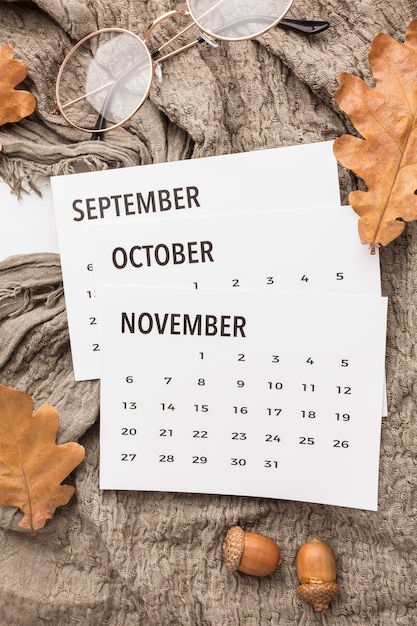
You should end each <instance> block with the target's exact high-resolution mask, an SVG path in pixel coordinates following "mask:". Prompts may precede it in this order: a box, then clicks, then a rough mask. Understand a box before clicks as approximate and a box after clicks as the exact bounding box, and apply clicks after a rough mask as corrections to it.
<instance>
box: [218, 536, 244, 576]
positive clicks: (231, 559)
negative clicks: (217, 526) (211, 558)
mask: <svg viewBox="0 0 417 626" xmlns="http://www.w3.org/2000/svg"><path fill="white" fill-rule="evenodd" d="M244 548H245V531H244V530H243V528H241V527H240V526H232V527H231V528H230V529H229V531H228V533H227V535H226V539H225V540H224V542H223V556H224V561H225V564H226V567H227V569H228V570H229V571H231V572H234V571H235V570H237V569H238V567H239V565H240V561H241V559H242V554H243V550H244Z"/></svg>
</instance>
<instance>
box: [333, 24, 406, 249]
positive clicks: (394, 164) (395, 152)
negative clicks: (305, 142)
mask: <svg viewBox="0 0 417 626" xmlns="http://www.w3.org/2000/svg"><path fill="white" fill-rule="evenodd" d="M369 66H370V68H371V71H372V74H373V77H374V82H375V86H374V87H370V86H368V85H366V84H365V82H364V81H363V80H361V79H360V78H359V77H357V76H354V75H352V74H348V73H342V74H341V75H340V77H339V83H340V87H339V89H338V90H337V91H336V93H335V99H336V102H337V104H338V105H339V106H340V108H341V109H342V110H343V111H344V112H345V113H346V114H347V115H348V116H349V119H350V120H351V122H352V123H353V125H354V126H355V128H356V130H357V131H358V132H359V133H360V135H361V136H362V138H360V137H354V136H352V135H342V136H341V137H338V138H337V139H336V140H335V142H334V154H335V156H336V158H337V160H338V161H339V162H340V163H341V164H342V165H343V166H345V167H346V168H348V169H350V170H352V171H353V172H355V173H356V174H357V175H358V176H360V177H361V178H362V179H363V180H364V182H365V183H366V186H367V189H368V190H367V191H359V190H356V191H352V192H351V193H350V195H349V202H350V205H351V206H352V208H353V209H354V210H355V211H356V213H358V215H359V216H360V220H359V224H358V228H359V236H360V239H361V241H362V243H364V244H369V246H370V251H371V253H375V250H376V248H378V247H380V246H386V245H387V244H389V243H390V242H391V241H393V240H394V239H396V238H397V237H398V236H399V235H400V234H401V233H402V232H403V230H404V228H405V222H410V221H413V220H415V219H417V195H416V193H417V192H416V190H417V20H414V21H413V22H411V23H410V25H409V27H408V28H407V32H406V37H405V41H404V43H400V42H398V41H397V40H395V39H393V38H392V37H390V36H389V35H386V34H384V33H379V34H378V35H376V37H375V38H374V39H373V41H372V43H371V46H370V49H369Z"/></svg>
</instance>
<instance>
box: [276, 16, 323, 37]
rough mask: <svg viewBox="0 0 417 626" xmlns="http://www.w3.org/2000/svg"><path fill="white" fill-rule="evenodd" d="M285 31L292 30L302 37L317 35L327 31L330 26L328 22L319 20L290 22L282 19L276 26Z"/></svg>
mask: <svg viewBox="0 0 417 626" xmlns="http://www.w3.org/2000/svg"><path fill="white" fill-rule="evenodd" d="M277 26H279V27H280V28H283V29H285V30H293V31H295V32H297V33H302V34H304V35H318V34H319V33H322V32H323V31H325V30H327V29H328V28H329V26H330V24H329V22H324V21H320V20H290V19H283V20H281V21H280V22H279V24H277Z"/></svg>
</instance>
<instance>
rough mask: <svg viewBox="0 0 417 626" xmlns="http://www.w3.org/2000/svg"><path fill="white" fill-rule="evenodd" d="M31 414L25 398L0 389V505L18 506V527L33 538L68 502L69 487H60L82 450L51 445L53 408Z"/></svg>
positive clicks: (54, 425) (72, 444) (55, 423)
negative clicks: (22, 514)
mask: <svg viewBox="0 0 417 626" xmlns="http://www.w3.org/2000/svg"><path fill="white" fill-rule="evenodd" d="M32 412H33V400H32V398H31V397H30V396H29V395H28V394H27V393H25V392H24V391H18V390H15V389H11V388H10V387H5V386H4V385H0V505H1V506H16V507H18V508H19V509H20V510H21V511H22V512H23V513H24V516H23V518H22V519H21V521H20V522H19V526H20V527H21V528H25V529H26V530H30V531H31V532H32V533H36V531H37V530H39V529H40V528H43V527H44V526H45V523H46V521H47V520H48V519H51V518H52V517H53V515H54V513H55V510H56V508H57V507H59V506H63V505H65V504H67V503H68V502H69V501H70V499H71V497H72V495H73V494H74V491H75V488H74V487H72V486H71V485H61V482H62V481H63V480H64V478H65V477H66V476H68V474H70V472H72V470H73V469H75V467H77V465H79V464H80V463H81V461H82V460H83V458H84V454H85V450H84V448H83V446H81V445H79V444H78V443H75V442H70V443H65V444H63V445H56V443H55V439H56V433H57V430H58V413H57V411H56V410H55V409H54V407H53V406H51V405H47V404H44V405H42V406H41V407H40V408H39V409H38V410H37V411H36V412H35V413H34V414H33V415H32Z"/></svg>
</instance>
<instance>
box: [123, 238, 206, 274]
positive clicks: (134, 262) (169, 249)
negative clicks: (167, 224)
mask: <svg viewBox="0 0 417 626" xmlns="http://www.w3.org/2000/svg"><path fill="white" fill-rule="evenodd" d="M212 252H213V244H212V242H211V241H187V242H186V243H181V242H173V243H169V244H168V245H167V244H165V243H158V244H156V245H154V244H142V245H140V246H139V245H135V246H132V247H131V248H130V249H128V250H126V249H125V248H122V247H120V246H119V247H117V248H114V250H113V252H112V262H113V265H114V267H115V268H117V269H118V270H122V269H124V268H125V267H126V266H127V265H131V266H132V267H135V268H141V267H151V266H152V265H182V264H183V263H206V262H209V263H213V262H214V258H213V255H212Z"/></svg>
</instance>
